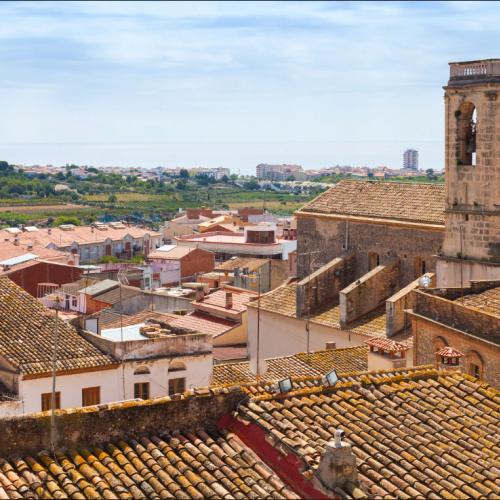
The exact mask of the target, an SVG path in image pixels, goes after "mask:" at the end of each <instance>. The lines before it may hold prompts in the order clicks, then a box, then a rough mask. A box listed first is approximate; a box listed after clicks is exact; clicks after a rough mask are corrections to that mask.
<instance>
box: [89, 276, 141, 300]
mask: <svg viewBox="0 0 500 500" xmlns="http://www.w3.org/2000/svg"><path fill="white" fill-rule="evenodd" d="M105 281H111V280H105ZM141 293H142V290H141V289H140V288H137V287H136V286H128V285H119V286H116V287H114V288H112V289H111V290H109V289H108V290H107V291H106V290H105V291H104V292H102V293H98V294H94V295H93V298H94V299H96V300H98V301H100V302H106V303H107V304H110V305H114V304H118V303H119V302H120V300H122V301H123V300H127V299H130V298H133V297H137V296H138V295H140V294H141Z"/></svg>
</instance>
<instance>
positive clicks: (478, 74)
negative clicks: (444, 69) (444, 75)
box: [450, 59, 500, 82]
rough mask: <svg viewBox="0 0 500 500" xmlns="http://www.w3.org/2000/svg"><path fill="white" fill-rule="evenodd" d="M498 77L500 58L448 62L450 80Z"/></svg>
mask: <svg viewBox="0 0 500 500" xmlns="http://www.w3.org/2000/svg"><path fill="white" fill-rule="evenodd" d="M497 78H498V79H500V59H487V60H484V61H470V62H458V63H450V82H454V81H477V80H491V79H495V80H496V79H497Z"/></svg>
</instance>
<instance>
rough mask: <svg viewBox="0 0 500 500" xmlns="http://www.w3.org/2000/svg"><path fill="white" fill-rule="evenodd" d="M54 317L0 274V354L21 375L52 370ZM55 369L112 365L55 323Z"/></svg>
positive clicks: (69, 328) (63, 325) (64, 325)
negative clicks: (56, 347)
mask: <svg viewBox="0 0 500 500" xmlns="http://www.w3.org/2000/svg"><path fill="white" fill-rule="evenodd" d="M54 323H55V317H54V313H53V312H52V311H49V310H48V309H47V308H46V307H45V306H43V305H42V303H41V302H40V301H38V300H37V299H35V298H34V297H32V296H31V295H30V294H29V293H27V292H25V291H24V290H23V289H22V288H20V287H19V286H17V285H16V284H15V283H13V282H12V281H11V280H10V279H8V278H7V277H3V276H0V356H1V357H3V358H4V359H5V360H7V362H8V363H10V364H11V365H13V366H14V367H16V368H18V369H19V370H21V372H22V373H23V374H25V375H33V374H45V373H50V372H51V371H52V361H51V358H52V350H53V337H54ZM58 335H59V348H58V354H57V358H58V359H57V365H56V366H57V370H58V371H67V370H75V369H88V368H94V367H102V366H106V365H111V364H115V363H116V361H115V360H114V359H113V358H111V357H110V356H108V355H106V354H103V353H102V352H101V351H100V350H99V349H97V347H94V345H92V344H91V343H90V342H88V341H87V340H85V339H84V338H83V337H81V336H80V335H79V334H78V333H77V332H76V330H75V329H74V328H73V327H72V326H71V325H69V324H68V323H65V322H63V321H59V323H58Z"/></svg>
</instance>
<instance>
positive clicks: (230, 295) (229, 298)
mask: <svg viewBox="0 0 500 500" xmlns="http://www.w3.org/2000/svg"><path fill="white" fill-rule="evenodd" d="M231 307H233V293H232V292H226V309H231Z"/></svg>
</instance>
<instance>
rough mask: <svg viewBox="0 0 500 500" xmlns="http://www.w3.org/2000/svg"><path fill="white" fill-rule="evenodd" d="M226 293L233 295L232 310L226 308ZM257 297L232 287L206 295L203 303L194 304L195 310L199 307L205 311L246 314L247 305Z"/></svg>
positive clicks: (252, 293) (195, 302) (254, 294)
mask: <svg viewBox="0 0 500 500" xmlns="http://www.w3.org/2000/svg"><path fill="white" fill-rule="evenodd" d="M226 292H231V293H232V294H233V306H232V307H231V308H230V309H227V308H226V306H225V304H226ZM256 297H257V294H256V293H254V292H250V291H248V290H243V289H237V288H234V287H230V288H223V289H221V290H217V291H215V292H212V293H210V294H209V295H205V297H204V298H203V301H200V302H197V301H194V302H192V304H193V307H195V308H196V307H197V306H199V307H203V309H213V310H214V311H234V312H245V311H246V310H247V304H248V303H249V302H250V301H252V300H255V299H256ZM207 306H208V307H207Z"/></svg>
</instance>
